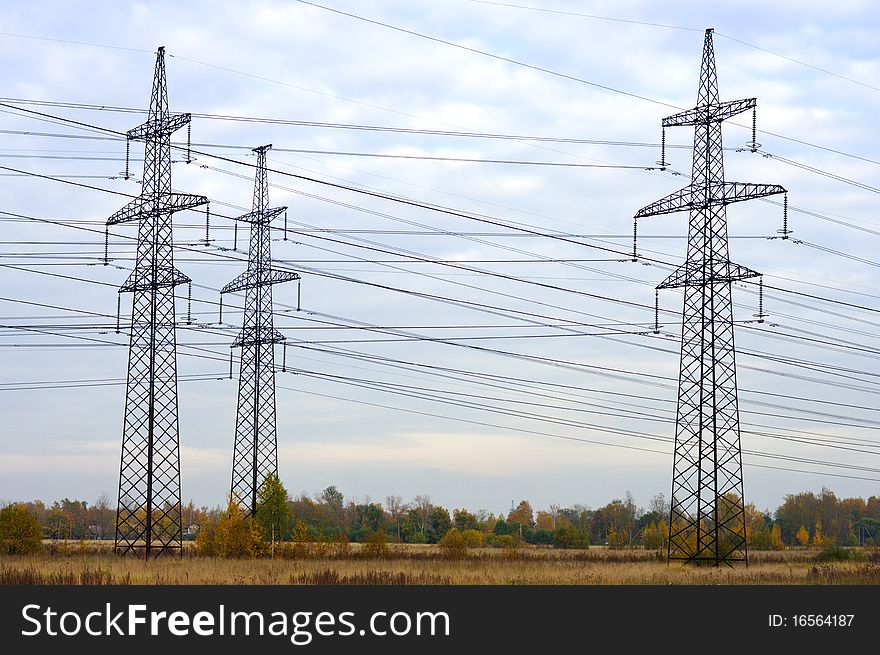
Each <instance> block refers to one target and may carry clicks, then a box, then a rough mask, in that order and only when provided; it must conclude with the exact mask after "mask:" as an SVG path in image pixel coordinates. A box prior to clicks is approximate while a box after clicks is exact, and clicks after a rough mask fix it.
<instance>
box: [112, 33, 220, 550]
mask: <svg viewBox="0 0 880 655" xmlns="http://www.w3.org/2000/svg"><path fill="white" fill-rule="evenodd" d="M189 122H190V115H189V114H171V113H169V111H168V86H167V82H166V79H165V48H159V52H158V54H157V56H156V70H155V74H154V76H153V91H152V95H151V96H150V109H149V112H148V114H147V121H146V122H145V123H144V124H143V125H140V126H138V127H135V128H134V129H131V130H129V131H128V132H127V133H126V138H127V139H128V140H139V141H144V142H145V148H144V173H143V186H142V190H141V195H140V196H138V197H137V198H135V199H134V200H132V201H131V202H130V203H128V205H126V206H125V207H123V208H122V209H120V210H119V211H117V212H116V213H115V214H113V215H112V216H111V217H110V218H109V220H108V221H107V225H108V226H110V225H117V224H119V223H127V222H130V221H138V243H137V258H136V260H135V266H134V270H133V271H132V272H131V275H130V276H129V277H128V280H126V282H125V284H123V285H122V287H120V289H119V292H120V293H124V292H129V291H130V292H132V294H133V300H132V315H131V341H130V345H129V351H128V378H127V382H126V389H125V424H124V427H123V432H122V457H121V463H120V467H119V504H118V506H117V510H116V542H115V548H116V551H117V552H118V553H120V554H124V553H128V552H130V551H134V552H136V553H138V554H140V553H141V552H143V555H144V557H146V558H149V557H151V556H153V555H156V556H158V555H161V554H162V553H164V552H168V551H171V552H173V551H174V550H177V551H178V552H180V549H181V543H182V531H181V516H180V447H179V436H178V420H177V344H176V340H175V313H174V287H175V286H177V285H179V284H184V283H186V282H189V281H190V279H189V278H188V277H187V276H186V275H184V274H183V273H181V272H180V271H178V270H177V269H176V268H175V267H174V256H173V249H174V248H173V240H172V224H171V217H172V214H173V213H174V212H177V211H182V210H184V209H191V208H193V207H198V206H199V205H204V204H206V203H207V202H208V199H207V198H205V197H204V196H196V195H190V194H184V193H172V192H171V134H172V133H173V132H175V131H176V130H178V129H180V128H181V127H183V126H184V125H187V124H188V123H189Z"/></svg>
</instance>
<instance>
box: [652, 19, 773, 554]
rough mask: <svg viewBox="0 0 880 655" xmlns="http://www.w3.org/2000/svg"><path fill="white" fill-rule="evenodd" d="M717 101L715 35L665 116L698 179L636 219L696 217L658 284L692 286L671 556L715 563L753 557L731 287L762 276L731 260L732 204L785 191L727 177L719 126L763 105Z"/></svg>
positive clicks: (687, 290)
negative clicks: (688, 93)
mask: <svg viewBox="0 0 880 655" xmlns="http://www.w3.org/2000/svg"><path fill="white" fill-rule="evenodd" d="M718 95H719V94H718V78H717V74H716V70H715V51H714V47H713V43H712V30H711V29H708V30H706V33H705V40H704V44H703V60H702V69H701V73H700V86H699V93H698V96H697V106H696V107H694V108H693V109H689V110H687V111H684V112H680V113H678V114H675V115H673V116H669V117H668V118H665V119H663V126H664V127H667V126H678V125H685V126H693V127H694V155H693V173H692V178H691V179H692V182H691V184H690V185H689V186H687V187H685V188H684V189H681V190H679V191H676V192H675V193H672V194H670V195H668V196H667V197H665V198H663V199H661V200H658V201H657V202H654V203H652V204H650V205H648V206H646V207H644V208H642V209H640V210H639V211H638V212H637V213H636V218H643V217H647V216H655V215H658V214H667V213H671V212H677V211H683V210H687V211H688V212H689V215H690V218H689V227H688V242H687V256H686V260H685V262H684V264H683V265H682V266H680V267H679V268H678V269H676V270H675V271H674V272H673V273H672V274H671V275H670V276H669V277H668V278H667V279H666V280H665V281H664V282H663V283H661V284H660V285H659V286H658V287H657V288H658V289H668V288H675V287H682V288H684V311H683V321H682V331H681V362H680V369H679V383H678V413H677V421H676V433H675V455H674V462H673V472H672V505H671V515H670V521H669V546H668V551H667V555H668V557H669V559H670V560H684V561H686V562H695V563H707V564H713V565H715V566H718V565H719V564H722V563H725V564H729V563H731V562H735V561H744V562H747V561H748V547H747V543H746V534H745V509H744V496H743V475H742V456H741V446H740V427H739V408H738V400H737V384H736V349H735V347H734V338H733V310H732V303H731V291H732V283H733V282H735V281H737V280H744V279H747V278H751V277H755V276H757V275H759V273H756V272H755V271H753V270H751V269H749V268H747V267H745V266H741V265H739V264H735V263H733V262H731V261H730V259H729V258H728V237H727V213H726V211H727V210H726V207H727V205H728V204H730V203H733V202H740V201H744V200H752V199H754V198H761V197H764V196H769V195H774V194H778V193H785V189H784V188H782V187H781V186H779V185H775V184H750V183H744V182H725V181H724V159H723V152H722V147H721V122H722V121H724V120H725V119H727V118H730V117H732V116H735V115H737V114H739V113H741V112H743V111H746V110H748V109H754V107H755V104H756V101H755V99H754V98H749V99H746V100H735V101H732V102H721V101H719V99H718Z"/></svg>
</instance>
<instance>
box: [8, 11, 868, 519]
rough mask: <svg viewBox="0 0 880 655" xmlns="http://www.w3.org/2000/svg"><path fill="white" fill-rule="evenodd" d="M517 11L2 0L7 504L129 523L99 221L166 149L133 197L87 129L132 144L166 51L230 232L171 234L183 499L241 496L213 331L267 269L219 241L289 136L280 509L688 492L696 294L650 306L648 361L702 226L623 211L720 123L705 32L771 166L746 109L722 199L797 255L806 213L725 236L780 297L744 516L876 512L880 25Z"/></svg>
mask: <svg viewBox="0 0 880 655" xmlns="http://www.w3.org/2000/svg"><path fill="white" fill-rule="evenodd" d="M522 3H523V4H519V3H515V2H512V3H502V2H475V1H468V0H442V1H441V0H437V1H430V0H425V1H419V2H402V1H397V0H387V1H385V0H368V1H360V2H354V0H327V3H326V4H327V6H326V7H320V6H315V5H313V4H311V3H306V2H293V1H285V2H266V1H256V2H189V3H185V4H184V6H183V7H181V6H180V4H181V3H172V2H151V3H137V2H128V3H117V2H91V3H86V2H81V3H68V2H39V3H34V2H7V3H4V11H3V15H2V17H0V57H2V59H3V66H2V68H0V70H2V72H0V75H2V76H3V84H2V87H3V89H4V90H3V96H5V97H4V98H3V99H2V100H0V103H2V104H0V112H2V113H0V134H2V135H3V142H2V147H0V166H2V167H3V168H2V169H0V175H2V178H0V200H2V205H0V209H2V211H3V212H4V213H2V214H0V227H2V230H3V231H2V237H0V280H2V282H0V315H2V322H0V324H2V327H0V499H4V500H16V499H33V498H42V499H45V500H51V499H55V498H59V497H64V496H67V497H71V498H83V499H86V500H92V499H94V498H95V497H97V496H98V495H99V494H100V493H101V492H102V491H107V492H108V493H110V495H111V496H113V497H114V498H115V495H116V489H117V484H118V480H117V476H118V465H119V449H120V443H121V432H122V417H123V406H124V386H123V382H124V378H125V373H126V356H127V337H126V334H125V330H124V328H125V317H126V316H127V314H128V313H129V312H130V302H131V300H130V296H123V302H122V314H123V316H122V323H123V330H122V333H121V334H117V333H116V330H115V325H116V307H117V293H116V288H117V287H118V286H119V285H120V284H121V283H122V282H123V281H124V279H125V278H126V277H127V275H128V271H130V269H131V266H132V261H133V254H134V242H133V240H132V237H134V235H135V228H134V226H132V225H127V226H120V227H116V228H114V229H113V231H112V234H111V238H110V257H111V261H110V266H107V267H104V266H102V265H101V263H102V258H103V229H104V227H103V226H104V223H105V221H106V219H107V217H108V216H110V215H111V214H112V213H113V212H114V211H116V210H117V209H118V208H119V207H121V206H122V205H123V204H124V203H125V202H126V199H125V198H124V197H123V196H121V195H115V194H114V193H111V192H117V193H122V194H137V193H138V192H139V190H140V185H139V182H138V180H139V175H140V167H141V164H142V162H141V158H142V155H143V148H142V146H141V145H140V144H137V143H135V144H133V145H132V150H131V171H132V173H133V179H129V180H125V179H123V178H122V174H121V171H123V169H124V167H125V163H124V152H125V146H124V142H123V141H121V140H119V139H118V138H114V137H112V136H110V137H108V136H107V133H106V132H103V133H102V132H101V131H100V130H96V129H95V128H109V129H110V130H115V131H124V130H127V129H129V128H131V127H134V126H135V125H138V124H139V123H140V122H142V120H143V113H142V112H143V109H145V107H146V105H147V103H148V99H149V91H150V84H151V77H152V72H153V66H154V61H155V51H156V48H157V47H158V46H160V45H164V46H165V47H166V52H167V70H168V87H169V95H170V103H171V109H172V110H173V111H179V112H191V113H192V114H193V115H194V119H193V121H192V142H193V144H194V145H193V146H192V148H193V150H194V151H195V153H194V155H193V158H194V160H193V161H192V162H191V163H189V164H187V163H186V162H185V159H186V155H185V152H184V151H182V150H179V151H176V153H175V162H176V163H175V165H174V169H173V185H174V187H175V188H176V189H178V190H180V191H184V192H189V193H199V194H203V195H206V196H208V197H209V198H210V199H211V212H212V215H213V216H212V220H211V226H210V233H209V239H210V241H209V245H207V246H206V245H204V244H203V243H201V242H200V240H202V239H204V236H205V228H204V221H205V219H204V214H203V213H200V212H199V211H194V212H184V213H180V214H178V215H176V216H175V219H174V220H175V240H176V244H177V246H178V249H177V251H176V255H175V256H176V261H177V265H178V267H179V268H180V269H181V270H183V271H184V272H185V273H187V274H188V275H189V276H190V277H192V278H193V280H194V287H193V304H192V313H193V321H194V322H193V324H192V325H182V326H181V330H179V332H178V341H179V350H178V353H179V357H178V360H179V374H180V385H179V399H180V424H181V467H182V484H183V497H184V501H186V500H188V499H190V498H192V499H193V500H194V501H195V502H196V503H197V504H207V505H216V504H219V503H221V502H223V499H224V496H225V494H226V491H227V490H228V488H229V473H230V467H231V452H232V439H233V431H234V422H235V402H236V393H237V383H236V381H235V379H233V380H230V379H228V373H229V371H228V366H229V364H228V361H229V352H230V348H229V344H230V343H231V340H232V338H233V337H234V335H235V333H236V331H237V324H238V323H239V321H240V318H241V317H240V314H239V313H236V312H235V311H234V309H230V307H232V308H234V307H236V306H239V307H240V306H241V302H242V299H241V298H240V297H234V296H233V297H228V298H227V299H226V301H225V302H226V303H227V309H226V310H225V311H224V314H223V324H222V325H221V324H219V322H218V321H219V316H218V305H217V302H218V298H219V296H218V290H219V288H220V287H221V286H223V285H224V284H225V283H226V282H228V281H229V280H231V279H232V278H233V277H235V276H236V275H237V274H238V273H240V272H241V271H242V270H243V269H244V265H245V264H244V260H245V259H246V250H245V247H246V232H245V231H244V230H240V231H239V233H238V241H237V244H236V243H235V242H234V230H233V227H232V226H233V222H232V221H231V220H228V219H229V218H231V217H234V216H237V215H239V214H242V213H244V212H246V211H248V210H249V209H250V203H251V194H252V185H253V164H254V157H253V155H252V154H251V152H250V148H253V147H255V146H259V145H262V144H267V143H272V144H273V149H272V150H271V151H270V152H269V166H270V168H271V170H272V172H271V173H270V182H271V183H272V188H271V192H270V202H271V204H272V205H286V206H288V207H289V210H288V221H287V227H288V230H287V236H286V239H285V235H284V232H283V230H282V229H281V228H282V227H283V221H282V220H281V219H277V220H276V222H275V224H274V227H275V228H277V229H276V230H274V231H273V243H272V247H273V256H274V258H275V259H276V261H277V265H279V266H284V267H287V268H290V269H293V270H297V271H299V272H300V274H301V275H302V280H303V281H302V286H301V289H300V292H301V298H300V311H297V293H298V291H297V287H296V285H293V284H288V285H283V286H278V287H275V300H276V315H275V321H276V326H277V327H278V328H279V329H281V330H282V332H283V333H284V334H285V335H286V337H287V341H288V345H287V347H286V355H284V354H283V352H282V349H281V348H280V347H279V348H278V350H277V353H276V361H277V363H278V364H279V365H280V364H281V362H282V359H284V360H285V362H286V372H283V373H282V372H280V371H279V373H278V376H277V386H278V391H277V399H278V437H279V460H280V462H279V465H280V473H281V477H282V480H283V481H284V483H285V484H286V486H287V487H288V489H289V490H290V491H291V492H293V493H297V492H299V491H301V490H303V491H307V492H309V493H314V492H317V491H318V490H320V489H322V488H324V487H326V486H328V485H330V484H334V485H336V486H337V487H338V488H339V489H340V490H341V491H342V492H343V493H344V494H345V495H346V496H347V497H356V498H359V499H365V498H372V499H376V500H382V499H384V497H385V496H386V495H388V494H399V495H401V496H403V497H404V498H405V499H410V498H412V497H413V496H415V495H416V494H427V495H429V496H430V497H431V498H432V500H433V501H434V502H437V503H439V504H442V505H445V506H448V507H461V506H465V507H469V508H472V509H479V508H486V509H489V510H491V511H494V512H498V511H500V510H504V509H506V508H508V507H509V505H510V501H511V500H512V499H515V500H517V501H518V500H519V499H521V498H527V499H529V500H530V501H531V502H532V503H533V505H535V506H536V507H539V508H542V507H548V506H549V505H550V504H554V503H556V504H560V505H570V504H573V503H577V502H580V503H584V504H586V505H590V506H594V507H595V506H598V505H601V504H604V503H606V502H608V501H610V500H611V499H612V498H615V497H622V496H623V495H624V494H625V493H626V491H627V490H630V491H632V493H633V494H634V495H635V497H636V499H637V501H638V502H639V503H640V504H642V505H646V504H647V503H648V501H649V499H650V497H651V496H652V495H653V494H655V493H658V492H663V493H666V494H667V495H668V490H669V488H670V484H671V481H670V478H671V469H672V455H671V450H672V445H671V439H672V438H673V437H674V434H675V399H676V388H677V379H678V375H677V374H678V343H679V331H680V311H681V303H682V296H681V294H680V292H677V291H664V292H662V293H661V294H660V321H659V322H660V326H661V327H660V334H659V335H654V334H653V333H652V328H653V323H654V308H653V306H654V287H655V286H656V285H657V284H658V283H659V282H660V281H662V280H663V278H665V277H666V275H668V272H669V270H670V268H671V266H672V265H674V264H676V263H678V262H681V261H682V259H683V257H684V252H685V245H686V244H685V239H684V236H685V235H686V230H687V224H686V223H687V216H686V215H685V214H672V215H666V216H658V217H654V218H650V219H646V220H644V221H642V222H641V224H640V226H639V233H640V236H639V240H638V251H639V254H640V261H639V262H638V263H633V262H632V261H630V257H629V255H628V253H629V252H631V249H632V216H633V214H634V213H635V212H636V211H637V210H638V209H639V208H641V207H642V206H644V205H647V204H649V203H650V202H653V201H654V200H657V199H659V198H661V197H662V196H664V195H666V194H668V193H670V192H672V191H674V190H676V189H678V188H680V187H682V186H685V185H686V184H687V183H688V177H687V176H688V175H689V173H690V165H691V163H690V159H691V149H690V143H691V140H692V137H693V134H692V130H690V129H689V128H674V129H670V130H668V131H667V143H668V146H669V147H668V148H667V152H666V159H667V160H668V162H669V167H668V168H667V169H666V170H665V171H661V170H658V167H657V166H656V162H657V161H658V160H659V159H660V148H659V142H660V121H661V119H662V118H663V117H664V116H667V115H669V114H672V113H675V112H676V111H678V110H679V109H684V108H688V107H691V106H693V104H694V102H695V99H696V90H697V82H698V75H699V65H700V54H701V48H702V43H703V30H704V29H705V28H706V27H714V28H715V30H716V33H715V49H716V55H717V64H718V73H719V82H720V88H721V95H722V99H729V100H732V99H737V98H747V97H757V98H758V112H757V126H758V130H759V133H758V141H759V142H760V143H761V146H760V149H759V152H758V153H752V152H750V151H749V149H748V148H747V147H746V144H747V143H748V142H749V141H751V132H750V126H751V115H750V114H743V115H740V116H738V117H736V118H735V119H733V120H731V121H729V122H728V123H725V127H724V139H725V147H726V151H725V168H726V178H727V179H728V180H735V181H749V182H761V183H773V184H781V185H783V186H784V187H785V188H787V189H788V190H789V227H790V229H792V230H793V231H794V232H793V234H792V235H791V237H792V238H791V239H787V240H782V239H779V238H774V237H778V236H779V233H778V232H777V230H780V229H781V228H782V207H781V198H771V199H770V201H769V202H768V201H753V202H750V203H740V204H737V205H734V206H732V207H731V208H730V209H729V211H728V219H729V225H730V235H731V242H730V251H731V258H732V259H733V260H734V261H736V262H738V263H741V264H744V265H747V266H749V267H750V268H753V269H755V270H758V271H760V272H762V273H763V274H764V284H765V287H766V288H765V294H764V312H765V313H766V314H767V318H766V320H765V321H764V322H763V323H757V322H756V320H755V314H756V313H757V312H758V293H757V285H756V284H752V283H749V284H737V285H736V290H735V293H734V297H735V306H734V319H735V321H736V323H737V332H736V338H737V347H738V349H739V355H738V364H739V369H738V378H739V384H740V405H741V411H742V414H741V420H742V429H743V435H742V440H743V448H744V450H745V451H746V452H747V454H745V455H744V465H745V466H744V474H745V485H746V495H747V500H748V501H752V502H755V503H756V504H757V505H758V506H759V507H761V508H763V507H771V508H773V507H775V506H776V505H777V504H778V503H780V502H781V500H782V498H783V496H784V495H785V494H786V493H791V492H797V491H801V490H816V491H818V490H819V489H821V488H822V487H823V486H827V487H829V488H831V489H833V490H835V491H836V492H837V493H838V495H840V496H854V495H860V496H868V495H871V494H877V493H878V490H880V484H878V483H880V458H878V454H880V440H878V438H877V437H876V429H877V427H878V425H880V416H878V409H877V398H878V396H877V392H878V387H877V382H878V373H880V370H878V367H877V357H878V347H880V341H878V338H877V328H878V325H880V316H878V311H880V290H878V285H880V279H878V277H880V276H878V266H880V261H878V257H877V254H876V253H877V244H878V237H880V218H878V217H877V213H876V201H877V194H878V193H880V189H878V188H877V187H876V186H873V185H874V180H875V179H876V172H877V168H876V167H877V166H878V164H880V153H878V143H877V139H876V138H875V136H874V135H875V131H876V124H875V123H876V118H875V117H876V116H877V113H878V105H880V56H878V51H877V47H876V46H877V44H876V34H877V29H878V22H880V21H878V15H877V11H876V8H875V7H874V6H873V3H871V2H868V1H863V2H862V1H856V0H841V1H839V2H835V3H833V6H829V4H828V3H827V2H804V1H802V0H798V1H793V0H792V1H781V2H775V3H766V2H752V1H743V2H735V3H726V4H725V5H724V6H723V7H722V8H720V9H715V8H713V7H712V6H710V4H709V3H698V2H673V3H663V4H662V5H660V4H658V3H655V2H648V1H624V2H617V3H614V4H613V6H612V5H611V4H610V3H602V2H588V1H582V2H564V1H562V0H554V1H552V2H542V3H540V10H537V9H535V7H536V6H538V4H539V3H533V4H531V5H530V6H528V5H529V3H527V2H526V0H522ZM328 7H329V9H328ZM530 7H531V8H530ZM343 12H344V13H343ZM346 14H353V15H354V16H352V15H346ZM358 17H359V18H358ZM365 19H368V20H365ZM394 28H397V29H394ZM428 37H429V38H428ZM37 101H39V102H37ZM34 112H39V113H34ZM255 119H272V120H255ZM72 121H76V123H74V122H72ZM376 128H384V129H376ZM438 132H442V134H438ZM464 133H467V134H464ZM475 133H478V134H479V135H482V136H477V135H475ZM512 137H515V138H512ZM535 137H542V138H543V139H536V138H535ZM175 139H176V140H177V141H178V142H185V140H186V134H185V130H182V131H180V132H178V133H177V134H176V135H175ZM473 160H476V161H473ZM487 160H491V161H487ZM33 173H37V174H39V175H41V176H44V177H35V176H33V175H31V174H33ZM305 178H308V179H305ZM365 192H366V193H365ZM388 196H393V197H394V198H397V199H398V200H404V202H400V201H394V200H391V199H389V198H388ZM425 205H430V206H431V207H433V208H427V207H425ZM236 245H237V246H238V248H237V250H233V248H234V247H235V246H236ZM178 292H179V293H180V294H182V296H183V298H182V299H181V300H180V302H179V303H178V312H179V315H180V317H181V319H185V313H186V310H187V307H186V300H185V295H186V287H179V288H178ZM29 303H30V304H29Z"/></svg>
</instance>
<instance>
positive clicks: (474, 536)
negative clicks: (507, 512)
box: [461, 530, 484, 548]
mask: <svg viewBox="0 0 880 655" xmlns="http://www.w3.org/2000/svg"><path fill="white" fill-rule="evenodd" d="M461 536H462V537H463V538H464V544H465V546H467V547H468V548H480V547H481V546H483V543H484V542H483V533H482V532H480V531H479V530H465V531H464V532H462V533H461Z"/></svg>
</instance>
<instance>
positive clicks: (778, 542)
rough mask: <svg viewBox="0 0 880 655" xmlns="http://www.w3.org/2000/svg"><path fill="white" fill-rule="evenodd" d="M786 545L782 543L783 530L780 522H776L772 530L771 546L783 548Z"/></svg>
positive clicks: (775, 548) (776, 548)
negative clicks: (780, 527)
mask: <svg viewBox="0 0 880 655" xmlns="http://www.w3.org/2000/svg"><path fill="white" fill-rule="evenodd" d="M784 547H785V546H784V544H783V543H782V531H781V530H780V529H779V524H778V523H774V524H773V529H772V530H770V548H772V549H773V550H782V549H783V548H784Z"/></svg>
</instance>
